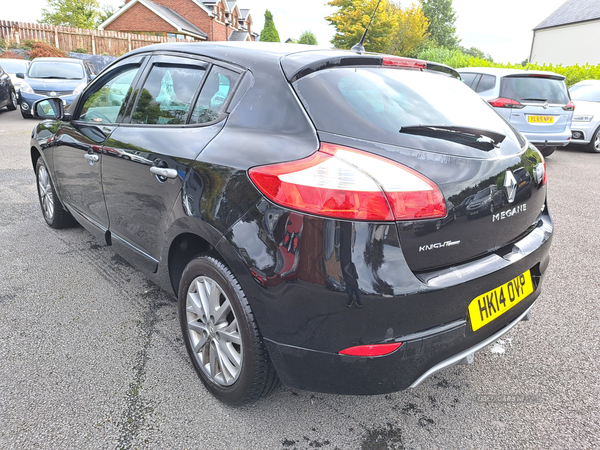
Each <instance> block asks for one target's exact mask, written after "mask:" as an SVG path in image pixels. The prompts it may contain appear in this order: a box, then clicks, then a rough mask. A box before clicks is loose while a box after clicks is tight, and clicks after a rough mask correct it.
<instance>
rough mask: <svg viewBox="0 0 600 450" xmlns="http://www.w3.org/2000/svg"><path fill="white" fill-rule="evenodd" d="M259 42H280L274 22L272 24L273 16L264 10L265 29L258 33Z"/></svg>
mask: <svg viewBox="0 0 600 450" xmlns="http://www.w3.org/2000/svg"><path fill="white" fill-rule="evenodd" d="M260 40H261V42H281V40H280V39H279V33H278V32H277V28H275V22H273V14H271V11H269V10H268V9H267V10H265V27H264V28H263V30H262V32H261V33H260Z"/></svg>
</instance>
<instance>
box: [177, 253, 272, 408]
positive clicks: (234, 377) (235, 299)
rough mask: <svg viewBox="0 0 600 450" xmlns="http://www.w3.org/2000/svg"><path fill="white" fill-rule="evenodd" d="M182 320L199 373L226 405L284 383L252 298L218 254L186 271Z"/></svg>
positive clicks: (193, 263)
mask: <svg viewBox="0 0 600 450" xmlns="http://www.w3.org/2000/svg"><path fill="white" fill-rule="evenodd" d="M179 321H180V324H181V330H182V332H183V340H184V342H185V346H186V348H187V351H188V354H189V356H190V358H191V360H192V364H193V366H194V369H196V372H197V373H198V375H199V376H200V379H201V380H202V382H203V383H204V385H205V386H206V388H207V389H208V390H209V391H210V392H211V393H212V394H213V395H214V396H215V397H217V398H218V399H219V400H221V401H222V402H224V403H227V404H229V405H233V406H239V405H243V404H246V403H250V402H253V401H256V400H258V399H259V398H261V397H263V396H265V395H267V394H269V393H270V392H272V391H273V390H274V389H275V388H276V387H277V386H278V385H279V379H278V378H277V374H276V373H275V369H274V368H273V365H272V364H271V361H270V359H269V355H268V353H267V349H266V348H265V346H264V344H263V342H262V337H261V335H260V332H259V330H258V326H257V324H256V321H255V320H254V315H253V313H252V310H251V308H250V305H249V304H248V300H247V299H246V296H245V295H244V292H243V291H242V288H241V287H240V285H239V283H238V282H237V280H236V278H235V276H234V275H233V273H232V272H231V271H230V270H229V268H228V267H227V266H226V265H225V264H223V263H222V262H221V261H220V260H219V259H218V258H217V255H214V254H206V255H202V256H199V257H197V258H195V259H193V260H192V261H191V262H190V263H189V264H188V265H187V266H186V268H185V270H184V271H183V274H182V276H181V283H180V285H179Z"/></svg>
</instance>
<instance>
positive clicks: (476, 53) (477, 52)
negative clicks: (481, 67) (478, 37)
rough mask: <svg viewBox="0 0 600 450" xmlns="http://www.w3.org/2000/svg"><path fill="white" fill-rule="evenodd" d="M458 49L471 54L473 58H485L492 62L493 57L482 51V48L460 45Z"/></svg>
mask: <svg viewBox="0 0 600 450" xmlns="http://www.w3.org/2000/svg"><path fill="white" fill-rule="evenodd" d="M458 49H459V50H460V51H461V52H463V53H464V54H465V55H469V56H473V57H474V58H479V59H486V60H488V61H490V62H494V60H493V58H492V57H491V56H490V54H489V53H483V50H481V49H479V48H477V47H471V48H465V47H463V46H462V45H461V46H459V47H458Z"/></svg>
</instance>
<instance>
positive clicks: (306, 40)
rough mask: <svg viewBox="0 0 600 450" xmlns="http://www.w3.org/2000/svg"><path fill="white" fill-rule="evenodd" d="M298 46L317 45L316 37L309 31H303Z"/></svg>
mask: <svg viewBox="0 0 600 450" xmlns="http://www.w3.org/2000/svg"><path fill="white" fill-rule="evenodd" d="M298 44H308V45H318V42H317V37H316V36H315V35H314V34H313V33H312V32H311V31H303V32H302V34H301V35H300V39H298Z"/></svg>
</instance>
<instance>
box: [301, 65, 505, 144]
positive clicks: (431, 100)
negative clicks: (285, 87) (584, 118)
mask: <svg viewBox="0 0 600 450" xmlns="http://www.w3.org/2000/svg"><path fill="white" fill-rule="evenodd" d="M294 88H295V89H296V92H297V93H298V95H299V97H300V99H301V101H302V103H303V104H304V106H305V108H306V110H307V111H308V114H309V115H310V117H311V118H312V120H313V122H314V124H315V126H316V128H317V129H318V130H321V131H326V132H330V133H334V134H340V135H344V136H349V137H355V138H359V139H365V140H369V141H376V142H382V143H389V144H396V145H403V144H405V141H404V136H403V135H402V134H401V133H400V129H401V128H402V127H409V126H419V125H441V124H444V125H449V126H452V125H455V126H470V127H475V128H480V129H485V130H491V131H496V132H498V133H502V134H504V135H505V136H510V137H511V138H510V139H512V137H513V136H514V131H513V129H512V127H511V126H510V125H509V124H507V123H506V121H505V120H504V119H503V118H502V117H501V116H500V115H499V114H497V113H496V111H494V109H493V108H491V107H490V106H489V105H488V104H487V103H486V102H484V101H483V100H482V99H481V97H480V96H479V95H477V94H476V93H475V92H473V91H472V90H471V89H469V87H467V86H466V85H465V84H464V83H462V82H461V81H460V80H457V79H455V78H451V77H447V76H444V75H440V74H436V73H429V72H421V71H412V70H399V69H386V68H334V69H327V70H321V71H319V72H316V73H314V74H311V75H309V76H306V77H303V78H300V79H299V80H297V81H296V82H294ZM515 142H516V141H515Z"/></svg>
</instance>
